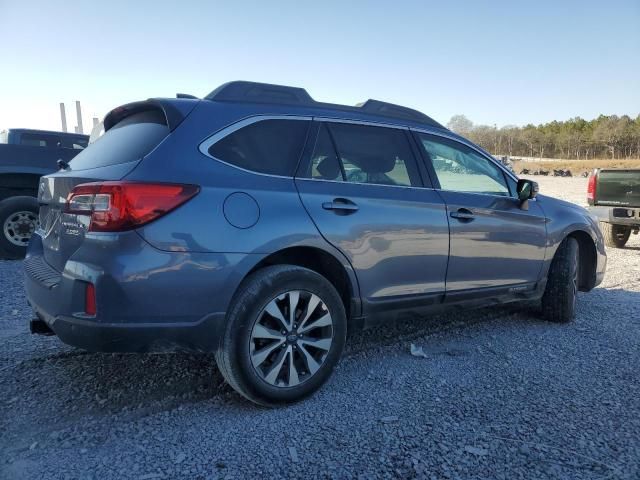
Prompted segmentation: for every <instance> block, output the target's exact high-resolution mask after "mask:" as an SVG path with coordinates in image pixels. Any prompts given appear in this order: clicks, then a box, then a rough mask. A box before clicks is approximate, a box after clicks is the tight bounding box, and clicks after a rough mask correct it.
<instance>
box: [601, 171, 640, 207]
mask: <svg viewBox="0 0 640 480" xmlns="http://www.w3.org/2000/svg"><path fill="white" fill-rule="evenodd" d="M595 203H596V204H597V205H622V206H625V207H640V170H600V172H598V178H597V184H596V191H595Z"/></svg>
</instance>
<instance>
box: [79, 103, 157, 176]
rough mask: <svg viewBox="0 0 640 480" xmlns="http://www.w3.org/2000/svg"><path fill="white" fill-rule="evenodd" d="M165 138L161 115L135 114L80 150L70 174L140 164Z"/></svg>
mask: <svg viewBox="0 0 640 480" xmlns="http://www.w3.org/2000/svg"><path fill="white" fill-rule="evenodd" d="M168 134H169V127H168V126H167V123H166V119H165V116H164V114H163V113H162V112H161V111H159V110H149V111H144V112H139V113H135V114H133V115H130V116H128V117H126V118H125V119H124V120H122V121H121V122H119V123H118V124H116V125H115V126H114V127H112V128H111V129H109V130H108V131H107V132H106V133H105V134H104V135H102V136H101V137H100V138H98V139H97V140H96V141H95V142H94V143H92V144H91V146H90V147H88V148H85V149H84V150H82V152H80V153H79V154H78V155H76V156H75V157H74V158H73V160H71V161H70V162H69V165H70V166H71V168H72V169H73V170H86V169H89V168H98V167H106V166H109V165H117V164H120V163H127V162H132V161H134V160H140V159H141V158H142V157H144V156H145V155H147V154H148V153H149V152H151V150H153V149H154V148H155V147H156V146H157V145H158V144H159V143H160V142H161V141H162V140H164V138H165V137H166V136H167V135H168Z"/></svg>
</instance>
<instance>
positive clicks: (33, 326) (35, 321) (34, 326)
mask: <svg viewBox="0 0 640 480" xmlns="http://www.w3.org/2000/svg"><path fill="white" fill-rule="evenodd" d="M29 330H31V333H32V334H34V335H46V336H51V335H55V332H54V331H53V330H51V328H49V325H47V324H46V322H44V320H40V319H39V318H32V319H31V321H30V322H29Z"/></svg>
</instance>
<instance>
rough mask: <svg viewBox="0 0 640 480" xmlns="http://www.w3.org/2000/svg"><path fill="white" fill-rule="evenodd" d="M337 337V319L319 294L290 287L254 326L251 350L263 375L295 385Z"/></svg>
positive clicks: (312, 369) (312, 371) (308, 375)
mask: <svg viewBox="0 0 640 480" xmlns="http://www.w3.org/2000/svg"><path fill="white" fill-rule="evenodd" d="M332 341H333V320H332V318H331V313H330V312H329V310H328V308H327V306H326V304H325V302H324V301H322V299H321V298H320V297H318V296H317V295H315V294H313V293H311V292H307V291H300V290H292V291H287V292H285V293H282V294H280V295H278V296H277V297H276V298H274V299H272V300H271V301H270V302H269V303H268V304H267V305H266V306H265V307H264V308H263V309H262V311H261V312H260V314H259V315H258V317H257V318H256V320H255V323H254V325H253V327H252V329H251V337H250V345H249V354H250V356H251V364H252V365H253V368H254V369H255V371H256V373H257V374H258V376H259V377H260V378H262V379H263V380H264V381H265V382H267V383H268V384H270V385H272V386H276V387H295V386H297V385H299V384H301V383H303V382H305V381H307V380H309V379H310V378H311V377H313V375H314V374H315V373H316V372H317V371H318V370H319V369H320V367H321V366H322V364H323V363H324V361H325V359H326V357H327V354H328V353H329V350H330V349H331V344H332Z"/></svg>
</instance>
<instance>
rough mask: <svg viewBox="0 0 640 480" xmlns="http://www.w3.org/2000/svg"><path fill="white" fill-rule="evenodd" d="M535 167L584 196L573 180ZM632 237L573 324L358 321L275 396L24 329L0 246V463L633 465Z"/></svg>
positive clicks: (639, 295)
mask: <svg viewBox="0 0 640 480" xmlns="http://www.w3.org/2000/svg"><path fill="white" fill-rule="evenodd" d="M536 180H538V181H540V184H541V191H542V192H544V193H548V194H551V195H557V196H559V197H562V198H565V199H568V200H571V201H575V202H577V203H582V201H583V198H584V192H585V191H586V188H585V187H586V181H585V179H565V178H561V179H556V178H537V177H536ZM639 251H640V239H639V238H638V237H637V236H634V237H632V239H631V241H630V243H629V244H628V247H627V248H626V249H625V250H610V251H609V252H608V253H609V266H608V272H607V277H606V279H605V281H604V283H603V285H601V286H600V287H599V288H597V289H596V290H594V291H593V292H590V293H588V294H581V295H580V299H579V307H578V315H577V319H576V321H575V322H573V323H571V324H569V325H555V324H549V323H545V322H543V321H541V320H540V319H539V318H538V316H537V314H536V310H535V307H533V306H509V307H506V306H505V307H499V308H490V309H482V310H477V311H474V312H467V313H464V314H460V313H457V314H450V315H442V316H438V317H430V318H419V319H414V320H413V321H405V322H399V323H398V324H397V325H393V326H387V327H384V328H381V329H378V330H376V331H373V332H372V331H368V332H362V333H358V334H356V335H354V336H353V338H351V339H350V341H349V345H348V348H347V352H346V355H345V357H344V359H343V361H342V362H341V364H340V365H339V367H338V369H337V371H336V372H335V374H334V376H333V377H332V379H331V380H330V381H329V382H328V384H327V385H326V386H325V388H323V389H322V390H321V391H320V392H319V393H318V394H317V395H315V396H314V397H313V398H311V399H309V400H307V401H305V402H303V403H300V404H296V405H293V406H290V407H287V408H281V409H278V410H264V409H260V408H256V407H254V406H253V405H251V404H249V403H247V402H246V401H243V400H242V399H241V398H240V397H239V395H237V394H236V393H234V392H233V391H232V390H231V389H230V388H229V387H228V386H226V385H225V384H224V383H223V381H222V379H221V376H220V374H219V373H218V372H217V370H216V368H215V364H214V362H213V358H212V357H211V356H197V355H186V354H174V355H106V354H90V353H86V352H83V351H79V350H75V349H72V348H70V347H67V346H65V345H63V344H62V343H61V342H60V341H59V340H58V339H56V338H55V337H38V336H32V335H30V334H29V333H28V331H27V320H28V319H29V318H30V311H29V308H28V307H27V305H26V301H25V298H24V295H23V293H22V286H21V275H22V267H21V264H20V262H0V292H2V293H1V296H2V301H1V304H0V388H1V391H0V393H1V395H0V412H2V414H1V415H0V478H3V479H5V478H6V479H30V478H34V479H35V478H38V479H54V478H56V479H57V478H82V479H88V478H93V479H100V480H106V479H128V478H137V479H156V478H157V479H168V478H193V479H209V478H245V477H257V476H266V477H267V478H272V477H285V478H286V477H289V478H298V477H302V476H303V475H305V476H306V475H313V476H314V477H320V478H353V477H358V478H360V477H361V478H374V477H379V478H389V477H399V478H434V479H441V478H498V479H500V478H504V479H516V478H536V479H545V478H575V479H599V480H603V479H619V478H629V479H637V478H640V415H639V414H640V387H639V381H638V378H639V377H638V371H640V353H639V349H638V346H639V345H640V254H639ZM412 343H413V344H415V345H416V346H420V347H422V348H423V350H424V352H425V353H426V358H418V357H415V356H412V355H410V353H409V352H410V346H411V344H412Z"/></svg>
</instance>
